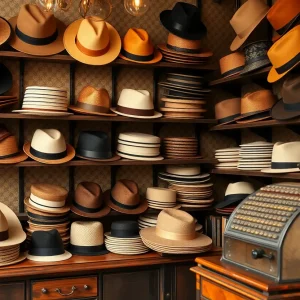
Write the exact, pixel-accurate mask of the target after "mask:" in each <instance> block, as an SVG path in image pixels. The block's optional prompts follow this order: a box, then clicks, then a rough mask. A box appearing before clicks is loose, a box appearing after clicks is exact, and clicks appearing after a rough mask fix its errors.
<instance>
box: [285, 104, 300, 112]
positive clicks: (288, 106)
mask: <svg viewBox="0 0 300 300" xmlns="http://www.w3.org/2000/svg"><path fill="white" fill-rule="evenodd" d="M283 107H284V109H285V110H291V111H295V110H300V103H283Z"/></svg>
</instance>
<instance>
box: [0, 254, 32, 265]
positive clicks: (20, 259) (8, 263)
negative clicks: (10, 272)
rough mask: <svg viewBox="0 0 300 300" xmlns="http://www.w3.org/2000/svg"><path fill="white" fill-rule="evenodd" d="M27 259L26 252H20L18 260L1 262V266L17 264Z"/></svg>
mask: <svg viewBox="0 0 300 300" xmlns="http://www.w3.org/2000/svg"><path fill="white" fill-rule="evenodd" d="M25 259H26V255H25V253H20V255H19V257H18V258H17V259H16V260H14V261H11V262H7V263H0V267H5V266H10V265H14V264H17V263H19V262H21V261H23V260H25Z"/></svg>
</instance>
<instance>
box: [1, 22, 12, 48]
mask: <svg viewBox="0 0 300 300" xmlns="http://www.w3.org/2000/svg"><path fill="white" fill-rule="evenodd" d="M0 32H1V36H0V45H2V44H4V43H5V42H6V41H7V40H8V39H9V38H10V35H11V27H10V25H9V23H8V22H7V21H6V20H5V19H4V18H2V17H0Z"/></svg>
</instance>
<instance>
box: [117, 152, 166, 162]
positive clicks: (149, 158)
mask: <svg viewBox="0 0 300 300" xmlns="http://www.w3.org/2000/svg"><path fill="white" fill-rule="evenodd" d="M117 154H118V155H119V156H121V157H122V158H127V159H131V160H144V161H158V160H163V159H164V158H163V157H162V156H156V157H146V156H145V157H144V156H143V157H142V156H134V155H130V154H125V153H120V152H118V151H117Z"/></svg>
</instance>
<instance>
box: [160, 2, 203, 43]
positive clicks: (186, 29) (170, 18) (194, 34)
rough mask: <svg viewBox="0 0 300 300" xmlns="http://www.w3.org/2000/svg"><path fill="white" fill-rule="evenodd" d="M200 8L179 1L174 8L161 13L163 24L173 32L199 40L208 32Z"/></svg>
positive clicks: (179, 35)
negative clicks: (201, 17) (202, 20)
mask: <svg viewBox="0 0 300 300" xmlns="http://www.w3.org/2000/svg"><path fill="white" fill-rule="evenodd" d="M200 16H201V12H200V9H199V8H198V7H197V6H195V5H192V4H189V3H184V2H177V3H176V4H175V5H174V7H173V9H172V10H164V11H162V12H161V13H160V22H161V24H162V25H163V26H164V27H165V28H166V29H167V30H168V31H169V32H171V33H172V34H174V35H176V36H178V37H181V38H184V39H189V40H199V39H201V38H202V37H203V36H204V35H205V34H206V32H207V30H206V27H205V25H204V24H203V23H202V22H201V19H200Z"/></svg>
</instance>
